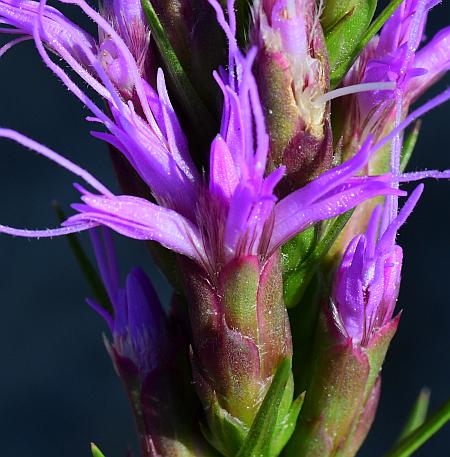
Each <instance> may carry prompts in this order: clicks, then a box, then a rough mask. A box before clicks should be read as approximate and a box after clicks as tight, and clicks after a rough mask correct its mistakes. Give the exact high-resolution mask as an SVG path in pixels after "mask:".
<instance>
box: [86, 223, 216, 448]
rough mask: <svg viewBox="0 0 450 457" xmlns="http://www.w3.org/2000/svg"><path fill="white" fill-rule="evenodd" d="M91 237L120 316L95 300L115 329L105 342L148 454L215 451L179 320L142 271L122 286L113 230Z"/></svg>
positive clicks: (111, 297) (106, 286) (113, 304)
mask: <svg viewBox="0 0 450 457" xmlns="http://www.w3.org/2000/svg"><path fill="white" fill-rule="evenodd" d="M91 236H92V241H93V244H94V248H95V253H96V257H97V260H98V264H99V268H100V272H101V276H102V280H103V282H104V285H105V288H106V291H107V294H108V297H109V300H110V301H111V304H112V309H113V312H114V314H113V316H112V315H110V314H109V313H107V312H106V311H105V310H104V308H102V307H101V306H100V305H98V304H97V303H95V302H93V301H91V300H89V304H90V305H91V306H92V307H93V308H94V309H95V310H96V311H98V312H99V314H101V315H102V316H103V317H104V318H105V320H106V321H107V323H108V324H109V327H110V329H111V333H112V341H111V342H108V341H107V340H106V339H105V344H106V347H107V349H108V352H109V354H110V356H111V359H112V361H113V364H114V367H115V369H116V372H117V374H118V376H119V378H120V379H121V381H122V383H123V386H124V388H125V391H126V393H127V395H128V399H129V401H130V404H131V407H132V410H133V414H134V417H135V421H136V425H137V429H138V432H139V443H140V448H141V453H142V456H143V457H159V456H166V455H170V456H174V457H177V456H180V457H181V456H183V457H189V456H192V457H194V456H209V455H213V453H211V451H210V448H209V446H208V445H207V444H206V443H205V442H204V440H203V439H202V438H201V435H200V434H199V430H198V429H197V427H196V418H195V409H196V404H195V394H194V392H193V391H192V389H191V388H190V376H189V370H188V360H187V350H186V349H187V344H186V340H185V339H184V336H183V334H182V332H181V331H180V326H179V325H178V323H177V320H176V318H175V317H174V316H171V317H167V316H166V314H165V312H164V310H163V309H162V307H161V304H160V302H159V300H158V297H157V295H156V292H155V290H154V289H153V286H152V284H151V282H150V280H149V279H148V277H147V276H146V274H145V273H144V272H143V271H142V270H141V269H138V268H135V269H133V270H132V271H131V272H130V273H129V274H128V276H127V280H126V285H125V288H121V287H120V286H119V278H118V274H117V264H116V260H115V255H114V252H113V250H112V244H111V243H112V240H111V239H110V234H109V233H108V232H106V231H105V232H104V233H103V238H101V237H100V236H99V235H98V233H96V232H93V233H92V234H91ZM180 405H182V407H180Z"/></svg>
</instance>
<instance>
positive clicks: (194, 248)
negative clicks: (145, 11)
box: [0, 0, 399, 273]
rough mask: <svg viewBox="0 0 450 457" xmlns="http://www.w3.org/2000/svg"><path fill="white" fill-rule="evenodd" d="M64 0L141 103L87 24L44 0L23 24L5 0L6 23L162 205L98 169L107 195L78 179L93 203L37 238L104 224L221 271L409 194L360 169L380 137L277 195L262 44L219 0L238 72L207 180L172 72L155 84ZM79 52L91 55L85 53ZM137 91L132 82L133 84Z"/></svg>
mask: <svg viewBox="0 0 450 457" xmlns="http://www.w3.org/2000/svg"><path fill="white" fill-rule="evenodd" d="M64 2H65V3H73V4H76V5H78V6H79V7H80V8H81V9H82V10H83V11H84V12H85V13H86V14H87V15H88V16H89V17H90V18H91V19H93V20H94V21H95V22H96V23H97V24H98V26H99V28H100V29H101V30H102V31H103V32H102V33H103V34H107V35H108V37H109V38H108V39H109V40H111V43H113V44H114V45H115V50H116V52H117V56H118V57H117V58H118V59H119V61H120V62H122V63H123V68H124V69H126V71H127V74H128V75H129V80H130V81H131V82H132V85H134V93H135V97H136V103H137V102H138V103H139V107H138V108H139V109H138V110H137V109H136V108H135V103H134V102H133V101H132V100H126V99H125V98H124V97H123V87H121V88H118V87H117V86H116V85H115V84H117V81H118V80H117V79H116V81H115V82H114V81H112V79H111V77H110V75H109V73H111V72H110V71H109V72H106V71H105V70H104V66H103V64H102V58H103V57H102V55H103V54H102V52H101V50H100V48H99V47H98V45H94V44H93V39H92V38H91V37H89V36H87V34H86V33H84V32H81V31H80V30H79V29H77V33H73V32H72V30H73V28H74V26H73V25H72V24H70V23H68V22H67V21H66V20H65V19H63V17H62V15H60V14H59V13H56V12H55V11H54V10H53V9H51V8H49V7H47V6H46V5H45V3H44V1H41V2H40V3H39V4H36V3H34V2H27V5H28V3H31V4H32V6H31V7H27V15H26V16H23V17H22V16H20V17H21V21H20V23H19V22H18V21H17V20H16V16H17V15H16V12H19V13H20V11H21V10H22V3H23V0H16V1H13V0H7V2H6V1H2V2H0V8H1V9H0V11H1V14H2V19H3V21H4V22H7V23H8V24H11V25H13V26H14V27H15V31H16V32H19V33H24V34H25V33H30V32H31V33H32V35H33V38H34V40H35V43H36V46H37V48H38V51H39V53H40V54H41V56H42V58H43V60H44V61H45V62H46V64H47V65H48V66H49V67H50V68H51V69H52V70H53V71H54V73H55V74H56V75H57V76H59V77H60V78H61V79H62V81H63V82H64V83H65V84H66V85H67V87H68V88H69V89H70V90H71V91H72V92H73V93H74V94H75V95H76V96H77V97H78V98H79V99H80V100H81V101H83V102H84V103H85V104H86V105H87V106H88V108H90V109H91V111H92V113H93V115H94V116H95V118H91V120H93V121H95V122H99V123H101V124H102V125H103V126H104V127H105V128H106V129H107V130H108V131H109V132H108V133H94V135H95V136H97V137H100V138H102V139H104V140H105V141H107V142H109V143H111V144H112V145H114V146H115V147H116V148H117V149H118V150H119V151H120V152H121V153H122V154H123V155H124V156H125V157H126V158H127V159H128V161H129V162H130V164H131V165H132V166H133V167H134V168H135V170H136V171H137V172H138V173H139V175H140V176H141V177H142V179H143V180H144V181H145V182H146V183H147V185H148V186H149V188H150V189H151V192H152V194H153V196H154V199H155V201H156V203H153V202H150V201H147V200H144V199H142V198H139V197H136V196H127V195H122V196H115V195H113V194H112V193H111V192H110V191H108V190H107V189H106V188H105V187H104V186H103V185H101V184H100V183H98V181H96V180H95V179H94V178H92V177H91V176H90V175H89V177H88V179H87V182H88V183H89V184H91V185H92V186H93V187H94V188H95V189H96V190H97V191H98V192H99V193H98V194H94V193H92V192H90V191H88V190H86V189H84V188H82V187H81V186H77V188H78V189H79V190H80V192H81V193H82V200H83V204H76V205H74V208H75V209H76V210H77V211H78V214H76V215H74V216H72V217H70V218H69V219H68V220H67V221H66V222H65V223H64V224H63V225H64V227H66V230H64V229H56V230H53V231H52V230H48V231H37V232H36V233H35V236H45V235H46V236H54V235H58V234H64V233H66V232H67V231H79V230H84V229H86V228H91V227H93V226H95V225H99V224H100V225H105V226H108V227H110V228H112V229H113V230H115V231H117V232H119V233H121V234H123V235H125V236H129V237H131V238H136V239H147V240H154V241H157V242H159V243H161V244H162V245H163V246H165V247H167V248H169V249H171V250H173V251H175V252H177V253H180V254H183V255H186V256H187V257H189V258H191V259H193V260H195V261H196V262H198V263H199V264H200V265H201V266H203V267H204V268H205V269H206V270H207V271H208V272H213V273H214V272H216V271H218V268H220V265H223V264H224V263H227V262H228V261H230V260H231V259H233V258H234V257H236V256H241V255H259V256H262V257H265V258H267V257H269V256H270V255H271V253H272V252H274V251H275V250H276V249H277V248H278V247H280V246H281V245H282V244H283V243H285V242H286V241H287V240H288V239H290V238H291V237H292V236H294V235H295V234H297V233H298V232H300V231H302V230H304V229H305V228H306V227H308V226H309V225H311V224H313V223H314V222H317V221H320V220H323V219H327V218H331V217H334V216H336V215H339V214H342V213H343V212H345V211H348V210H349V209H350V208H352V207H354V206H355V205H357V204H359V203H360V202H362V201H363V200H365V199H367V198H371V197H373V196H375V195H381V194H388V193H392V192H394V193H398V192H399V191H396V190H392V189H391V188H390V185H389V177H388V176H387V175H385V176H379V177H356V176H355V175H357V174H358V171H359V170H360V169H361V168H362V167H363V166H364V164H365V163H366V162H367V160H368V158H369V156H370V154H371V152H372V148H371V144H370V142H367V143H366V144H365V145H364V147H363V148H362V149H361V151H360V152H359V153H358V154H357V155H356V156H355V157H354V158H353V159H351V160H349V161H348V162H346V163H344V164H342V165H340V166H339V167H336V168H335V169H332V170H330V171H329V172H327V173H324V174H323V175H322V176H320V177H319V178H318V179H317V180H315V181H313V182H312V183H310V184H309V185H307V186H305V187H303V188H301V189H299V190H297V191H295V192H293V193H291V194H290V195H288V196H287V197H285V198H284V199H282V200H281V201H278V202H277V198H276V197H275V194H274V189H275V186H276V185H277V183H278V182H279V180H280V179H281V177H282V175H283V168H279V169H277V170H275V171H274V172H273V173H272V174H270V175H268V176H265V168H266V161H267V154H268V136H267V133H266V129H265V122H264V117H263V113H262V109H261V106H260V101H259V96H258V90H257V87H256V83H255V80H254V77H253V75H252V71H251V67H252V63H253V59H254V57H255V52H256V51H255V50H254V49H252V50H250V52H249V53H248V54H247V56H244V55H243V54H242V53H241V52H240V51H239V49H238V46H237V43H236V39H235V19H234V16H233V13H232V12H231V13H230V20H229V22H227V21H226V20H225V17H224V14H223V11H222V9H221V8H220V6H219V5H218V4H217V3H216V2H215V1H212V2H211V5H212V6H213V7H214V8H215V9H216V12H217V16H218V20H219V23H220V25H221V26H222V28H223V29H224V32H225V33H226V36H227V38H228V40H229V68H228V72H225V71H221V72H220V75H219V74H216V75H215V78H216V80H217V83H218V85H219V86H220V88H221V89H222V92H223V97H224V107H223V113H222V123H221V129H220V133H219V134H218V135H217V137H216V138H215V139H214V141H213V143H212V145H211V154H210V174H209V183H208V185H207V186H206V185H205V184H204V180H203V178H201V176H200V173H199V172H198V171H197V169H196V168H195V166H194V164H193V161H192V159H191V156H190V154H189V150H188V143H187V140H186V137H185V135H184V133H183V131H182V128H181V125H180V123H179V121H178V119H177V116H176V114H175V111H174V109H173V107H172V104H171V102H170V99H169V96H168V93H167V89H166V85H165V80H164V75H163V72H162V70H159V71H158V75H157V88H156V89H157V90H156V91H155V90H154V89H153V88H152V87H151V86H150V85H149V84H148V83H147V82H146V81H145V79H143V78H142V76H141V72H140V67H139V65H138V63H137V62H136V60H135V57H134V56H133V54H132V53H131V51H130V50H129V48H128V47H127V44H126V43H125V42H124V40H123V39H122V38H121V36H119V34H118V33H117V32H116V31H115V29H114V28H113V27H112V26H111V25H110V24H109V23H108V22H107V21H106V20H105V19H104V18H103V17H102V16H100V15H99V14H98V13H97V12H95V11H94V10H93V9H92V8H91V7H89V5H87V3H85V2H84V0H70V1H69V0H64ZM48 18H51V19H53V18H56V19H55V21H56V23H57V27H50V26H46V24H48V23H49V20H48ZM52 25H53V24H52ZM8 30H10V29H8ZM61 36H62V37H66V38H67V37H68V36H69V37H70V40H69V39H64V40H63V39H61V38H59V37H61ZM44 39H45V44H46V46H47V47H50V48H51V49H52V50H53V51H54V52H56V53H58V54H59V55H60V56H61V57H62V58H63V59H64V60H65V61H66V62H67V63H68V64H69V65H70V66H71V68H72V69H73V70H74V71H75V72H77V73H78V75H79V76H81V77H82V78H83V79H84V80H85V81H86V82H87V83H88V84H90V86H91V87H92V88H93V89H95V90H96V91H97V92H98V93H99V95H101V96H103V98H104V99H105V100H106V102H107V103H108V106H109V110H110V112H111V114H112V117H109V116H108V115H107V114H105V113H104V112H103V111H102V110H101V109H100V108H99V107H98V106H97V105H95V103H94V102H93V101H92V100H91V99H90V98H89V97H87V96H86V95H85V94H84V93H83V92H82V91H81V89H80V88H79V87H78V86H76V85H75V83H74V82H73V81H72V80H71V79H70V77H69V76H68V75H67V73H65V72H64V70H63V69H62V68H61V67H59V66H58V65H57V64H56V63H54V62H53V61H52V60H51V59H50V57H49V55H48V54H47V51H46V49H45V47H44V41H43V40H44ZM55 43H56V45H55ZM74 50H76V51H77V53H78V52H79V53H81V57H80V58H77V54H75V51H74ZM86 68H89V70H90V72H88V71H87V70H86ZM129 87H130V85H129V84H128V83H127V85H126V88H129ZM121 89H122V90H121ZM127 90H128V89H127ZM1 135H2V136H8V137H10V138H12V139H15V140H16V141H19V142H21V143H23V144H25V145H28V146H32V147H33V148H34V149H36V150H37V151H38V152H41V153H44V155H47V156H49V157H51V158H53V159H54V160H55V159H56V158H57V157H59V156H57V155H56V153H53V152H51V154H50V155H49V153H48V150H46V149H45V150H44V148H43V147H42V146H39V145H37V144H36V143H34V142H31V140H28V139H25V138H24V137H22V136H21V135H19V134H17V133H14V132H10V131H5V130H3V131H2V132H1ZM45 151H47V152H45ZM56 160H57V161H58V162H59V163H60V164H62V165H63V166H66V167H68V168H70V169H71V170H72V171H74V165H73V164H71V165H68V164H67V162H66V161H65V160H64V159H62V158H57V159H56ZM77 173H78V174H80V173H79V172H77ZM83 176H86V174H85V173H84V174H83ZM2 231H6V232H9V233H12V234H16V235H24V236H32V235H33V233H32V232H31V231H21V230H14V229H9V228H7V227H3V228H2Z"/></svg>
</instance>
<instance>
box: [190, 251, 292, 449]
mask: <svg viewBox="0 0 450 457" xmlns="http://www.w3.org/2000/svg"><path fill="white" fill-rule="evenodd" d="M185 275H186V280H187V281H186V290H187V291H188V294H189V296H190V297H189V298H190V305H191V306H190V309H189V313H190V320H191V327H192V332H193V335H192V338H193V346H192V365H193V372H194V381H195V385H196V388H197V392H198V394H199V396H200V399H201V401H202V403H203V406H204V408H205V411H206V414H207V421H208V426H209V440H210V441H211V442H212V443H213V444H214V445H215V446H216V448H217V449H219V450H220V451H221V452H223V453H224V455H235V454H236V453H237V451H238V450H239V447H240V445H241V444H242V441H243V439H244V437H245V435H246V434H247V432H248V430H249V428H250V426H251V425H252V422H253V419H254V418H255V415H256V413H257V412H258V410H259V407H260V405H261V402H262V401H263V399H264V396H265V394H266V392H267V390H268V388H269V386H270V383H271V380H272V377H273V375H274V374H275V371H276V369H277V367H278V365H279V364H280V362H281V361H282V360H283V359H285V358H287V357H290V356H291V354H292V347H291V336H290V329H289V321H288V316H287V313H286V309H285V307H284V304H283V296H282V290H283V289H282V278H281V269H280V265H279V259H278V256H277V255H274V256H272V257H271V258H270V259H269V260H267V261H266V262H265V263H264V264H261V262H260V260H259V259H258V257H256V256H246V257H243V258H237V259H235V260H232V261H231V262H229V263H228V264H227V265H225V266H224V267H223V268H222V270H221V271H220V273H219V275H218V277H217V282H216V283H215V284H212V283H211V281H209V280H208V279H207V278H206V277H205V275H204V274H202V272H201V271H200V270H199V268H198V267H196V266H194V265H192V264H191V263H185ZM292 395H293V384H292V379H291V380H290V382H289V383H288V386H287V388H286V391H285V400H284V402H282V403H283V404H282V406H281V408H280V412H279V414H278V419H279V420H278V422H277V427H278V426H281V421H282V419H283V418H284V417H285V416H286V414H287V412H288V409H289V407H290V405H291V402H292ZM229 430H233V432H232V433H231V435H235V436H237V437H238V438H236V439H230V436H231V435H230V432H229Z"/></svg>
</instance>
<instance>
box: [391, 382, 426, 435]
mask: <svg viewBox="0 0 450 457" xmlns="http://www.w3.org/2000/svg"><path fill="white" fill-rule="evenodd" d="M429 404H430V390H429V389H426V388H423V389H422V390H421V391H420V393H419V395H418V397H417V399H416V402H415V403H414V406H413V408H412V410H411V412H410V413H409V417H408V420H407V421H406V424H405V426H404V427H403V430H402V433H401V434H400V437H399V439H398V440H399V441H401V440H402V439H403V438H405V437H407V436H408V435H409V434H410V433H412V432H413V431H414V430H416V429H417V428H419V427H420V426H421V425H422V424H423V423H424V422H425V419H426V418H427V412H428V406H429Z"/></svg>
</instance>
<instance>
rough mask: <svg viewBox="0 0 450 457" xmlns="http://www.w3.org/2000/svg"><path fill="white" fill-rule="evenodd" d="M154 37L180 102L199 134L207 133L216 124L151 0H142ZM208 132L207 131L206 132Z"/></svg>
mask: <svg viewBox="0 0 450 457" xmlns="http://www.w3.org/2000/svg"><path fill="white" fill-rule="evenodd" d="M142 8H143V10H144V12H145V16H146V17H147V21H148V24H149V26H150V30H151V32H152V37H153V38H154V39H155V43H156V46H157V47H158V50H159V52H160V54H161V57H162V60H163V62H164V66H165V69H166V71H167V73H168V74H169V76H170V79H171V81H172V83H173V85H174V87H175V90H176V92H177V95H178V97H179V99H180V103H181V104H182V105H183V108H184V110H185V111H186V114H187V115H188V116H189V119H190V121H191V123H192V126H193V127H194V128H195V130H196V131H197V133H198V134H201V135H205V134H206V133H207V132H209V131H210V129H211V128H212V126H213V125H214V121H213V119H212V118H211V114H210V113H209V112H208V110H207V108H206V107H205V105H204V104H203V102H202V100H201V99H200V97H199V96H198V94H197V92H196V90H195V88H194V86H193V85H192V83H191V81H190V79H189V77H188V75H187V73H186V72H185V70H184V68H183V66H182V65H181V62H180V60H179V59H178V57H177V55H176V53H175V50H174V49H173V47H172V45H171V43H170V41H169V38H168V36H167V34H166V32H165V30H164V28H163V26H162V24H161V22H160V20H159V18H158V15H157V14H156V11H155V9H154V8H153V5H152V4H151V1H150V0H142ZM205 132H206V133H205Z"/></svg>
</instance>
